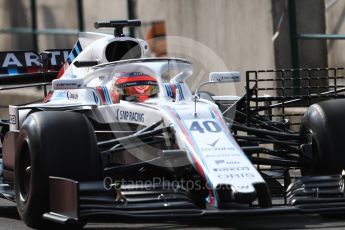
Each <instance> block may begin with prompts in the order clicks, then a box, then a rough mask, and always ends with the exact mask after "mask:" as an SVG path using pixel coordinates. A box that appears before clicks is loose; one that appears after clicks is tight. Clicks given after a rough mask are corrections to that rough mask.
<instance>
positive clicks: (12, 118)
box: [9, 115, 17, 125]
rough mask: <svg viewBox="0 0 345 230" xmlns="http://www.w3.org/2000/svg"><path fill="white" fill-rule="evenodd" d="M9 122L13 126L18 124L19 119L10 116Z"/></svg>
mask: <svg viewBox="0 0 345 230" xmlns="http://www.w3.org/2000/svg"><path fill="white" fill-rule="evenodd" d="M9 122H10V124H12V125H15V124H17V118H16V116H15V115H10V119H9Z"/></svg>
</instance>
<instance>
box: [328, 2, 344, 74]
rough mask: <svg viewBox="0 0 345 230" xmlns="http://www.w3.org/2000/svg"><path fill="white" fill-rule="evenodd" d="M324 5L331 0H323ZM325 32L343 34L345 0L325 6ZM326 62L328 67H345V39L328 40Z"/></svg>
mask: <svg viewBox="0 0 345 230" xmlns="http://www.w3.org/2000/svg"><path fill="white" fill-rule="evenodd" d="M325 2H326V6H327V5H328V4H330V3H332V1H327V0H326V1H325ZM326 32H327V34H345V1H342V0H340V1H337V2H335V4H334V5H329V7H328V8H326ZM327 46H328V62H329V66H330V67H345V55H344V53H345V40H328V42H327Z"/></svg>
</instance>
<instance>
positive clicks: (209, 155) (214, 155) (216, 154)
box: [205, 153, 241, 158]
mask: <svg viewBox="0 0 345 230" xmlns="http://www.w3.org/2000/svg"><path fill="white" fill-rule="evenodd" d="M240 156H241V155H240V154H239V153H208V154H206V155H205V158H223V157H225V158H226V157H240Z"/></svg>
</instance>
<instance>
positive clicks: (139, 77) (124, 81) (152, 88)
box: [111, 72, 158, 103]
mask: <svg viewBox="0 0 345 230" xmlns="http://www.w3.org/2000/svg"><path fill="white" fill-rule="evenodd" d="M111 91H112V94H111V96H112V100H113V103H118V102H119V101H120V100H126V101H138V102H144V101H146V100H147V99H149V98H152V97H156V96H157V94H158V84H157V81H156V79H155V78H154V77H152V76H149V75H146V74H143V73H141V72H130V73H117V74H116V75H115V76H114V83H113V85H112V90H111Z"/></svg>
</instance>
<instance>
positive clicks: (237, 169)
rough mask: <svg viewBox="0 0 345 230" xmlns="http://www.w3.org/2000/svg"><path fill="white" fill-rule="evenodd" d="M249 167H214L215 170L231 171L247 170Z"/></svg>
mask: <svg viewBox="0 0 345 230" xmlns="http://www.w3.org/2000/svg"><path fill="white" fill-rule="evenodd" d="M249 170H250V169H249V167H234V168H214V169H213V171H215V172H231V171H249Z"/></svg>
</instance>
